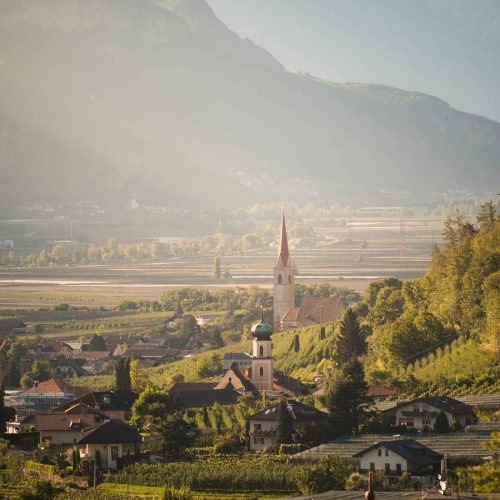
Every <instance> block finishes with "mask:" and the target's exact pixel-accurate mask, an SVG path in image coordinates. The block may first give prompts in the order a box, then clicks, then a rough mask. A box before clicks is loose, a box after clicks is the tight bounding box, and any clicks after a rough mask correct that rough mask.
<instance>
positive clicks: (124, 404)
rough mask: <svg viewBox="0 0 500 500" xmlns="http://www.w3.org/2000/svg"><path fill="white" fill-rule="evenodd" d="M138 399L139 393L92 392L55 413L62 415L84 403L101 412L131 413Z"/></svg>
mask: <svg viewBox="0 0 500 500" xmlns="http://www.w3.org/2000/svg"><path fill="white" fill-rule="evenodd" d="M137 397H138V396H137V393H136V392H133V391H102V392H90V393H88V394H85V395H84V396H82V397H80V398H77V399H75V400H74V401H71V402H70V403H66V404H64V405H61V406H59V407H57V408H56V409H54V410H53V412H57V413H60V412H61V411H65V410H67V409H68V408H70V407H72V406H74V405H75V404H77V403H84V404H86V405H89V406H92V407H93V408H96V407H99V410H103V411H130V409H131V408H132V405H133V404H134V402H135V400H136V399H137Z"/></svg>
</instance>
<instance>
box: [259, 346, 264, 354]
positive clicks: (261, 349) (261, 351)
mask: <svg viewBox="0 0 500 500" xmlns="http://www.w3.org/2000/svg"><path fill="white" fill-rule="evenodd" d="M260 355H261V356H264V346H262V345H261V346H260Z"/></svg>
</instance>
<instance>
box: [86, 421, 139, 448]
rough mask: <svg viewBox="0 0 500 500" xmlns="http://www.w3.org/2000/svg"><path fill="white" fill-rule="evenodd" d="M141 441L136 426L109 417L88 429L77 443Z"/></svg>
mask: <svg viewBox="0 0 500 500" xmlns="http://www.w3.org/2000/svg"><path fill="white" fill-rule="evenodd" d="M118 443H142V438H141V435H140V434H139V430H138V429H137V428H136V427H131V426H130V425H127V424H124V423H123V422H121V421H120V420H115V419H111V420H110V421H109V422H106V423H104V424H102V425H99V426H98V427H93V428H92V429H88V430H87V431H86V432H85V433H84V435H83V437H82V438H81V439H79V440H78V442H77V444H118Z"/></svg>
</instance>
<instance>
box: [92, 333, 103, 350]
mask: <svg viewBox="0 0 500 500" xmlns="http://www.w3.org/2000/svg"><path fill="white" fill-rule="evenodd" d="M89 350H90V351H106V350H107V348H106V342H105V341H104V338H103V336H102V335H98V334H97V333H94V335H92V337H91V338H90V341H89Z"/></svg>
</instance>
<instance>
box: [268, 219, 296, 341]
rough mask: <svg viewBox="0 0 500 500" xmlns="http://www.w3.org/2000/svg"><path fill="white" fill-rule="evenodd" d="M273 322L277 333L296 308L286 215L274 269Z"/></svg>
mask: <svg viewBox="0 0 500 500" xmlns="http://www.w3.org/2000/svg"><path fill="white" fill-rule="evenodd" d="M273 301H274V303H273V306H274V313H273V318H274V319H273V321H274V329H275V331H279V330H281V329H282V325H281V320H282V319H283V316H284V315H285V314H286V313H287V311H288V310H289V309H290V308H291V307H294V306H295V279H294V273H293V267H292V261H291V260H290V252H289V251H288V237H287V234H286V224H285V213H284V212H283V217H282V221H281V237H280V246H279V249H278V260H277V262H276V266H275V267H274V287H273Z"/></svg>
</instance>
